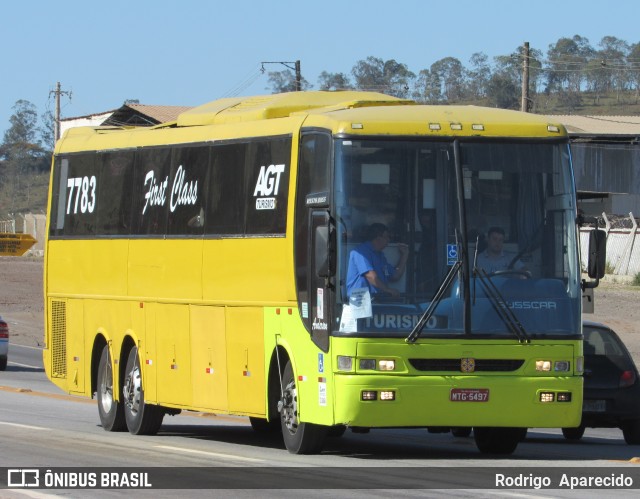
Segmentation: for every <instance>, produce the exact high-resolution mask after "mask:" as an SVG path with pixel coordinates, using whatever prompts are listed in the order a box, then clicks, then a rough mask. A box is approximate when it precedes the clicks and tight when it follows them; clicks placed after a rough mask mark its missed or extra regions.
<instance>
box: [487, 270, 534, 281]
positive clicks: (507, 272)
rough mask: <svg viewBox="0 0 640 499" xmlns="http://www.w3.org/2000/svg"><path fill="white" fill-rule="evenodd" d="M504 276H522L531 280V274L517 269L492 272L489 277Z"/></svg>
mask: <svg viewBox="0 0 640 499" xmlns="http://www.w3.org/2000/svg"><path fill="white" fill-rule="evenodd" d="M504 275H517V276H521V277H522V278H523V279H531V272H529V271H528V270H517V269H506V270H496V271H495V272H491V273H490V274H489V277H494V276H504Z"/></svg>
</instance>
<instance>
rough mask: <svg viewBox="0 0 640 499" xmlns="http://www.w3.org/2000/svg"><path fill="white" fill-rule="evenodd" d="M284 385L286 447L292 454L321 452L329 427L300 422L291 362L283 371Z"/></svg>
mask: <svg viewBox="0 0 640 499" xmlns="http://www.w3.org/2000/svg"><path fill="white" fill-rule="evenodd" d="M282 386H283V399H282V400H281V410H280V424H281V426H282V439H283V440H284V445H285V447H286V448H287V450H288V451H289V452H290V453H291V454H316V453H318V452H320V451H321V450H322V445H323V444H324V438H325V436H326V434H327V430H328V427H327V426H322V425H317V424H313V423H301V422H300V420H299V418H298V390H297V388H296V380H295V377H294V375H293V367H292V366H291V362H287V365H286V366H285V368H284V372H283V373H282Z"/></svg>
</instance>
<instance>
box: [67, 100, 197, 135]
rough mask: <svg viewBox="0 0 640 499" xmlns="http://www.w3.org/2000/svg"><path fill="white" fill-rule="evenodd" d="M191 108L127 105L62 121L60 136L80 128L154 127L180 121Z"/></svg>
mask: <svg viewBox="0 0 640 499" xmlns="http://www.w3.org/2000/svg"><path fill="white" fill-rule="evenodd" d="M189 109H192V108H191V107H189V106H152V105H147V104H134V103H125V104H123V105H122V106H121V107H119V108H118V109H114V110H112V111H105V112H102V113H97V114H91V115H88V116H77V117H75V118H65V119H62V120H60V136H62V135H63V134H64V132H65V131H67V130H68V129H69V128H75V127H78V126H154V125H159V124H160V123H167V122H171V121H175V120H177V119H178V116H179V115H180V113H183V112H184V111H188V110H189Z"/></svg>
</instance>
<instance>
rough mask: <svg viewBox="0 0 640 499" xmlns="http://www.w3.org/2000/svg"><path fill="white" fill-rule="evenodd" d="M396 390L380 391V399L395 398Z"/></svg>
mask: <svg viewBox="0 0 640 499" xmlns="http://www.w3.org/2000/svg"><path fill="white" fill-rule="evenodd" d="M395 399H396V392H391V391H388V392H380V400H395Z"/></svg>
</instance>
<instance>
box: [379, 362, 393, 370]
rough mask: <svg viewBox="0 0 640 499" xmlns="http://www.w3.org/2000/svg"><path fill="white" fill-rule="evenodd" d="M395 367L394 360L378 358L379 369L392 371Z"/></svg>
mask: <svg viewBox="0 0 640 499" xmlns="http://www.w3.org/2000/svg"><path fill="white" fill-rule="evenodd" d="M395 368H396V361H395V360H379V361H378V369H379V370H380V371H393V370H394V369H395Z"/></svg>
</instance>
